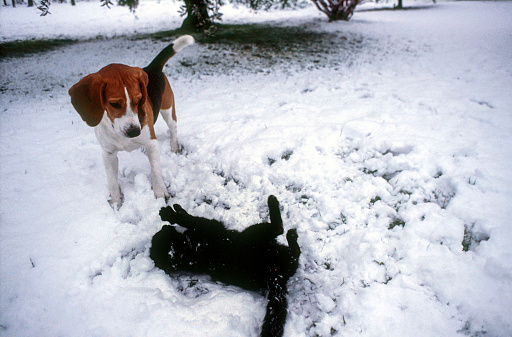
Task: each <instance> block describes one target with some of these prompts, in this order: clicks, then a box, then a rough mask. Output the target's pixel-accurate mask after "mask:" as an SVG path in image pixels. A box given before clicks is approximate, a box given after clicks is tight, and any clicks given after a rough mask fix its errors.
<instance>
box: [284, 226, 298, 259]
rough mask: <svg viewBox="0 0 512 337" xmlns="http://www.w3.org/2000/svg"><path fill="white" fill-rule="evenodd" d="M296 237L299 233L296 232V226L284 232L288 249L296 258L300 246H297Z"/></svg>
mask: <svg viewBox="0 0 512 337" xmlns="http://www.w3.org/2000/svg"><path fill="white" fill-rule="evenodd" d="M298 238H299V235H298V234H297V229H296V228H293V229H290V230H289V231H288V232H287V233H286V240H287V241H288V247H289V248H290V251H291V253H292V255H293V256H294V258H295V259H296V258H298V257H299V255H300V247H299V243H298V242H297V239H298Z"/></svg>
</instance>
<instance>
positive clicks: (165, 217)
mask: <svg viewBox="0 0 512 337" xmlns="http://www.w3.org/2000/svg"><path fill="white" fill-rule="evenodd" d="M159 214H160V218H161V219H162V221H167V222H169V223H173V222H172V220H173V219H174V217H175V214H176V212H175V211H174V210H173V209H172V207H171V206H167V207H162V208H161V209H160V212H159Z"/></svg>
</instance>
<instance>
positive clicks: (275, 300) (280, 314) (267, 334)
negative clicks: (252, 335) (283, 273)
mask: <svg viewBox="0 0 512 337" xmlns="http://www.w3.org/2000/svg"><path fill="white" fill-rule="evenodd" d="M275 281H276V282H278V280H275ZM286 293H287V289H286V284H284V285H282V284H276V285H275V286H274V287H271V289H270V291H269V293H268V295H267V297H268V303H267V312H266V313H265V318H264V319H263V327H262V329H261V335H260V336H261V337H281V336H283V333H284V325H285V323H286V316H287V314H288V300H287V299H286Z"/></svg>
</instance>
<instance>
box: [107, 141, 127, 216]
mask: <svg viewBox="0 0 512 337" xmlns="http://www.w3.org/2000/svg"><path fill="white" fill-rule="evenodd" d="M103 163H104V164H105V170H106V171H107V183H108V191H109V193H110V201H109V202H110V204H111V205H114V204H117V207H121V205H122V204H123V193H122V192H121V188H120V187H119V182H118V180H117V176H118V171H119V159H118V158H117V152H108V151H103Z"/></svg>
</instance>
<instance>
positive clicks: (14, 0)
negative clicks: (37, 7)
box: [12, 0, 16, 8]
mask: <svg viewBox="0 0 512 337" xmlns="http://www.w3.org/2000/svg"><path fill="white" fill-rule="evenodd" d="M12 7H13V8H14V7H16V0H12Z"/></svg>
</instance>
